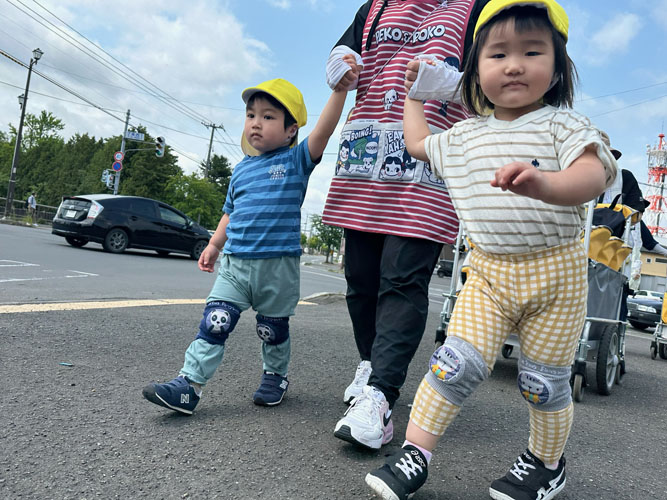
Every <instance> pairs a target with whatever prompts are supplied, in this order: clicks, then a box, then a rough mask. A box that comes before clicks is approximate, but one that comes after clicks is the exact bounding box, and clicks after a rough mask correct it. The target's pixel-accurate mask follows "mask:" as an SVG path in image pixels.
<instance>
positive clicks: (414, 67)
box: [403, 59, 435, 92]
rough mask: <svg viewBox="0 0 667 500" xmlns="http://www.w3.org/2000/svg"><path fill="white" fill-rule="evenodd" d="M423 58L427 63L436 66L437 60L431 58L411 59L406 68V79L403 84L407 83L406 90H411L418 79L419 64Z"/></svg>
mask: <svg viewBox="0 0 667 500" xmlns="http://www.w3.org/2000/svg"><path fill="white" fill-rule="evenodd" d="M422 60H423V61H424V62H426V64H430V65H431V66H435V61H433V60H431V59H413V60H412V61H410V62H409V63H408V64H407V66H406V68H405V80H404V81H403V84H404V85H405V92H410V89H411V88H412V85H414V83H415V81H416V80H417V75H418V74H419V65H420V63H421V61H422Z"/></svg>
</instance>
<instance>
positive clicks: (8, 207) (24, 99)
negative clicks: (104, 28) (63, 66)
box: [5, 49, 44, 218]
mask: <svg viewBox="0 0 667 500" xmlns="http://www.w3.org/2000/svg"><path fill="white" fill-rule="evenodd" d="M43 54H44V52H42V51H41V50H39V49H35V50H33V51H32V58H31V59H30V65H29V66H28V80H27V81H26V82H25V93H24V94H22V95H20V96H19V105H20V106H21V120H20V121H19V128H18V130H17V132H16V144H15V145H14V158H13V159H12V170H11V171H10V173H9V186H7V200H6V201H5V218H6V217H7V216H8V215H9V214H10V212H11V211H12V205H13V204H14V187H15V185H16V168H17V167H18V164H19V152H20V151H21V136H22V134H23V119H24V118H25V108H26V106H27V105H28V90H29V89H30V75H31V74H32V66H33V64H37V61H39V60H40V59H41V58H42V55H43Z"/></svg>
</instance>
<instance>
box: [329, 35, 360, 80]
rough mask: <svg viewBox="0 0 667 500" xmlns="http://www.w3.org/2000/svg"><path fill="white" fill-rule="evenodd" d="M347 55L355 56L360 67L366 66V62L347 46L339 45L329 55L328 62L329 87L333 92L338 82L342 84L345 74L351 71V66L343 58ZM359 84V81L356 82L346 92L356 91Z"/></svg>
mask: <svg viewBox="0 0 667 500" xmlns="http://www.w3.org/2000/svg"><path fill="white" fill-rule="evenodd" d="M347 54H352V55H354V58H355V59H356V60H357V64H358V65H359V66H363V65H364V61H363V59H361V56H360V55H359V54H357V53H356V52H355V51H354V50H352V49H351V48H350V47H348V46H347V45H339V46H338V47H334V49H333V50H332V51H331V54H329V59H328V60H327V85H329V87H330V88H331V90H333V89H334V88H335V87H336V85H338V82H340V80H341V78H343V76H344V75H345V73H347V72H348V71H350V65H349V64H347V63H346V62H345V61H343V56H345V55H347ZM358 83H359V81H358V80H356V81H354V82H353V84H352V85H350V87H349V88H347V89H345V90H354V89H356V88H357V84H358Z"/></svg>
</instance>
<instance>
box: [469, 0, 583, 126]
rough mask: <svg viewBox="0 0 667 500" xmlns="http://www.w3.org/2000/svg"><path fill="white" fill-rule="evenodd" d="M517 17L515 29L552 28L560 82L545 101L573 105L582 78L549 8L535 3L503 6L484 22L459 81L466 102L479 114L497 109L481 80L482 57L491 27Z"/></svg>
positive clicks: (555, 72)
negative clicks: (552, 20) (488, 96)
mask: <svg viewBox="0 0 667 500" xmlns="http://www.w3.org/2000/svg"><path fill="white" fill-rule="evenodd" d="M508 20H513V22H514V30H515V31H516V32H518V33H522V32H525V31H528V30H531V29H536V28H537V29H546V30H548V31H550V32H551V39H552V41H553V46H554V77H555V79H556V83H555V85H554V86H553V87H551V88H550V89H549V90H548V91H547V93H546V94H544V98H543V99H542V101H543V102H544V104H550V105H552V106H556V107H560V106H565V107H568V108H571V107H572V103H573V101H574V88H575V85H576V83H577V81H578V75H577V69H576V68H575V66H574V63H573V62H572V59H570V56H569V55H568V53H567V48H566V46H565V44H566V40H565V38H563V35H561V34H560V33H559V32H558V31H557V30H556V28H554V26H553V24H551V21H550V20H549V16H548V14H547V11H546V10H545V9H542V8H540V7H534V6H528V5H524V6H517V7H511V8H509V9H506V10H503V11H502V12H500V13H498V14H497V15H496V16H495V17H494V18H493V19H491V20H490V21H489V22H488V23H486V24H485V25H484V26H482V27H481V28H480V29H479V31H478V32H477V35H476V37H475V41H474V42H473V44H472V47H471V48H470V53H469V54H468V56H467V58H466V62H465V65H464V67H463V77H462V78H461V80H460V81H459V88H460V90H461V99H462V101H463V104H464V105H465V106H466V107H467V108H468V109H469V110H470V111H471V112H473V113H475V114H476V115H482V114H484V111H485V110H486V109H493V103H492V102H491V101H489V100H488V99H487V98H486V96H485V95H484V92H482V87H481V86H480V84H479V68H478V64H477V63H478V60H479V54H480V52H481V49H482V47H483V46H484V44H485V43H486V40H487V39H488V37H489V31H490V30H491V28H492V27H493V26H495V25H497V24H499V23H503V22H507V21H508Z"/></svg>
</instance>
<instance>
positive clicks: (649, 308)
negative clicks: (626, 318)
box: [637, 304, 658, 313]
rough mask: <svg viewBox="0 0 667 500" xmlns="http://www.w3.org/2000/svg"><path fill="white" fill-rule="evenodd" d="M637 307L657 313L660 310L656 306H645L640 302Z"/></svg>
mask: <svg viewBox="0 0 667 500" xmlns="http://www.w3.org/2000/svg"><path fill="white" fill-rule="evenodd" d="M637 309H639V310H640V311H644V312H647V313H657V312H658V311H656V310H655V307H649V306H643V305H641V304H639V305H638V306H637Z"/></svg>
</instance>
